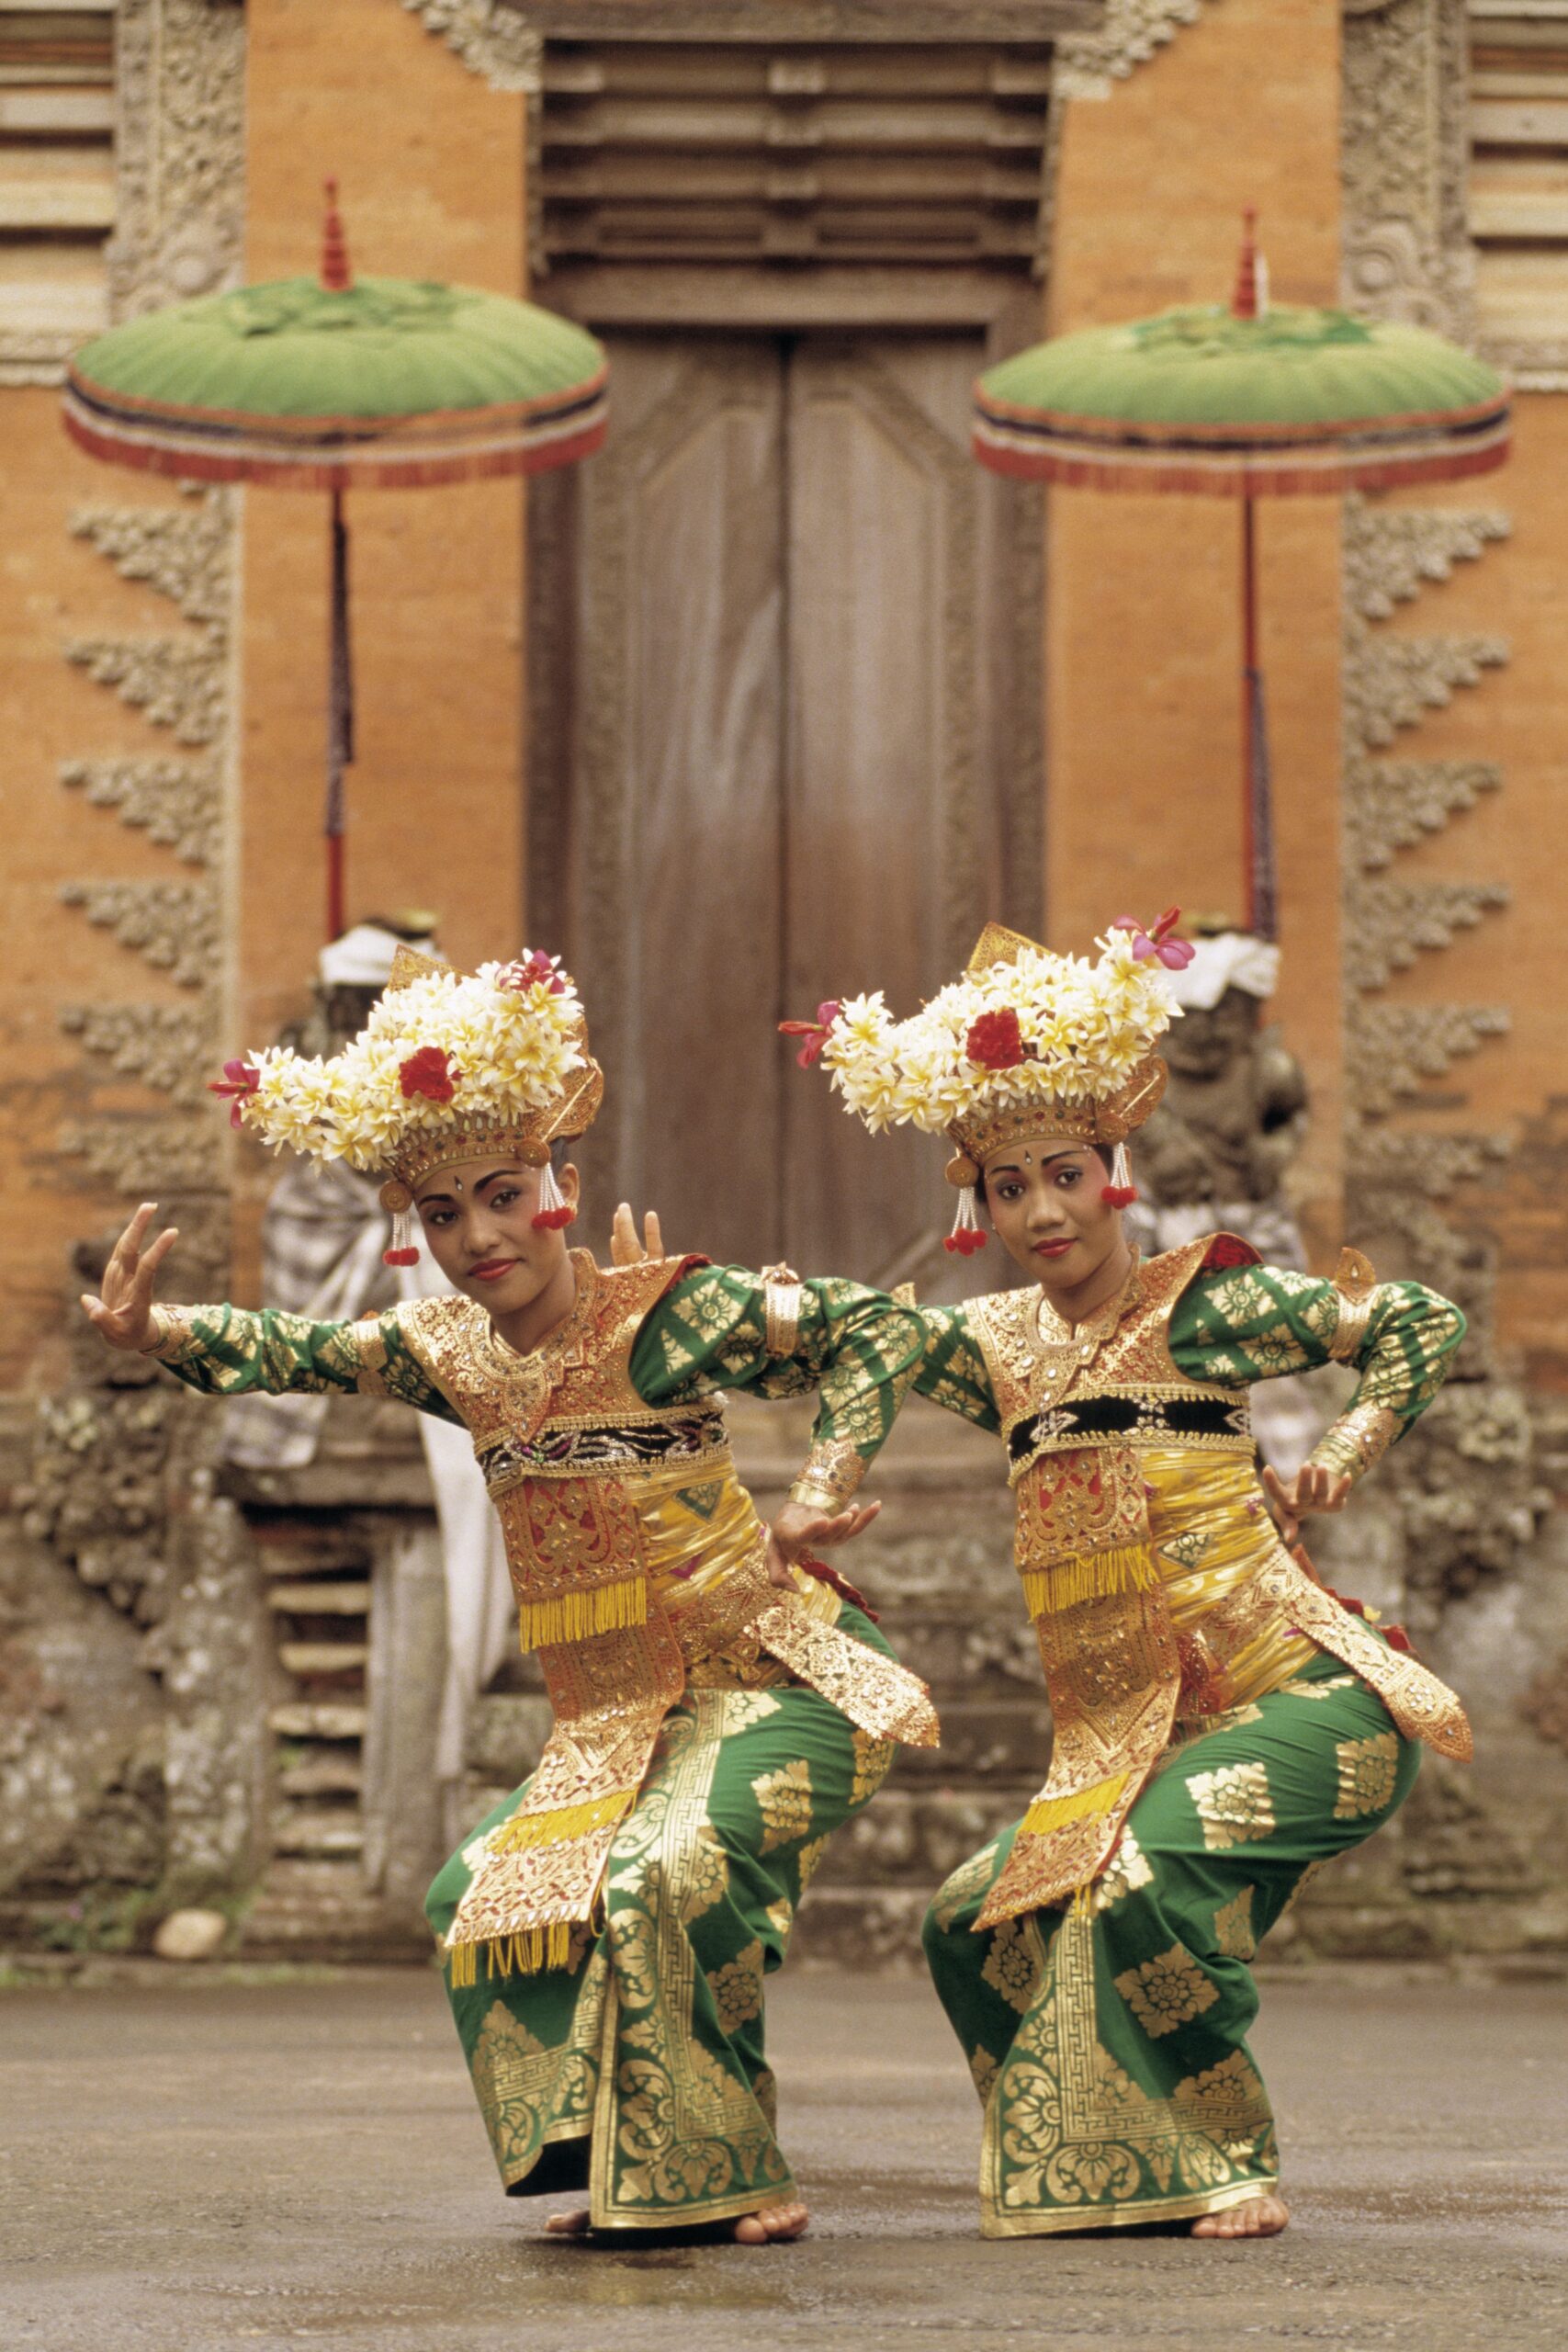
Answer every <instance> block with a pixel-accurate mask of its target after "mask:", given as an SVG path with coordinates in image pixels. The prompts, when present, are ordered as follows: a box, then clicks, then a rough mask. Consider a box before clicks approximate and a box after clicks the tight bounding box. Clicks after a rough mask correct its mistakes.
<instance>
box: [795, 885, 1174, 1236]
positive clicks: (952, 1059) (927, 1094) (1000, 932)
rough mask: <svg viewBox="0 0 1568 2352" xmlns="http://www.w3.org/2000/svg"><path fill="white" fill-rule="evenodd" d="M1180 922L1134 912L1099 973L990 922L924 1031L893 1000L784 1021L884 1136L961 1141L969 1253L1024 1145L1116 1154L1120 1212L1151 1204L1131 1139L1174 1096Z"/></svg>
mask: <svg viewBox="0 0 1568 2352" xmlns="http://www.w3.org/2000/svg"><path fill="white" fill-rule="evenodd" d="M1179 911H1180V910H1179V909H1178V908H1175V907H1172V908H1170V909H1169V910H1168V911H1167V912H1166V913H1165V914H1163V915H1162V916H1161V917H1160V919H1159V921H1158V922H1156V924H1155V925H1154V926H1153V927H1152V929H1150V930H1147V931H1145V928H1144V927H1143V925H1142V924H1141V923H1138V922H1134V921H1133V919H1132V917H1131V916H1122V918H1121V919H1120V920H1119V921H1118V922H1116V923H1114V924H1113V925H1112V926H1111V930H1110V931H1109V932H1108V933H1106V935H1105V937H1104V938H1103V939H1100V940H1097V941H1096V943H1095V944H1096V945H1097V947H1098V948H1099V950H1100V956H1099V959H1098V961H1097V962H1095V963H1092V964H1091V963H1089V960H1088V959H1087V958H1086V957H1084V956H1056V955H1053V954H1052V953H1051V951H1050V949H1049V948H1045V947H1040V946H1037V945H1036V944H1035V943H1034V941H1033V940H1031V939H1025V938H1023V937H1022V936H1021V934H1020V933H1018V932H1016V931H1007V930H1005V929H1004V928H1003V927H1002V925H1001V924H1000V923H987V925H986V928H985V930H984V931H983V932H982V933H981V934H980V938H979V943H978V944H977V945H976V949H975V953H974V955H973V956H971V957H970V959H969V962H968V966H967V967H966V968H965V970H964V975H963V977H962V978H960V979H957V980H953V981H952V982H950V983H949V985H948V986H947V987H946V988H944V989H940V990H939V991H938V993H937V994H936V995H935V996H934V997H932V999H931V1002H930V1003H929V1004H928V1005H926V1006H925V1007H924V1009H923V1010H922V1011H921V1012H917V1013H915V1014H914V1015H912V1017H911V1018H910V1019H909V1020H908V1021H895V1020H894V1018H893V1015H892V1014H891V1013H890V1012H888V1010H887V1007H886V1004H885V1002H884V1001H883V998H882V993H881V990H880V989H878V990H877V991H876V992H875V993H874V995H871V996H860V997H851V998H848V999H846V1000H844V1001H842V1002H840V1003H829V1004H823V1005H820V1006H818V1015H817V1019H816V1020H815V1021H786V1022H784V1023H782V1024H781V1025H782V1026H783V1028H784V1031H785V1032H786V1033H787V1034H788V1035H791V1036H798V1037H801V1038H803V1039H804V1040H805V1043H804V1044H803V1046H802V1047H801V1050H800V1053H799V1056H798V1059H799V1060H800V1062H801V1063H802V1065H803V1066H807V1067H808V1066H809V1065H810V1064H811V1063H812V1062H814V1061H816V1060H818V1058H819V1057H820V1059H821V1060H822V1061H823V1062H824V1063H825V1065H826V1066H827V1068H828V1069H829V1070H830V1071H831V1072H832V1080H833V1084H834V1086H835V1087H836V1088H837V1090H838V1091H839V1092H840V1094H841V1095H842V1096H843V1098H844V1102H845V1104H846V1106H847V1107H848V1108H849V1109H850V1110H852V1111H854V1112H857V1113H858V1114H859V1115H860V1116H861V1117H862V1118H863V1120H864V1121H865V1124H866V1125H867V1126H868V1127H870V1128H871V1129H872V1130H873V1131H874V1132H876V1131H878V1130H880V1129H882V1128H884V1127H891V1126H902V1125H913V1126H917V1127H921V1128H923V1129H924V1130H925V1132H926V1133H927V1134H928V1135H941V1136H947V1138H948V1140H949V1141H950V1142H951V1143H953V1144H954V1145H956V1147H957V1151H956V1154H955V1156H954V1158H953V1159H951V1160H950V1161H949V1163H948V1168H947V1181H948V1182H949V1183H950V1184H953V1185H956V1186H957V1187H958V1189H959V1193H960V1195H961V1197H960V1200H959V1204H958V1215H957V1217H956V1219H955V1221H954V1224H953V1231H952V1233H951V1234H950V1235H949V1237H948V1240H947V1247H948V1249H950V1250H962V1251H963V1252H964V1255H965V1256H967V1255H968V1253H969V1252H970V1251H971V1250H979V1249H982V1248H984V1246H985V1239H986V1237H985V1234H984V1232H983V1230H982V1229H981V1227H980V1222H979V1219H978V1217H977V1216H976V1185H977V1184H978V1182H979V1179H980V1171H981V1170H982V1168H983V1167H984V1165H985V1162H986V1159H987V1157H988V1155H989V1154H990V1153H992V1152H994V1151H997V1150H999V1149H1000V1148H1001V1147H1002V1145H1004V1144H1006V1143H1010V1142H1012V1141H1014V1140H1015V1139H1016V1138H1018V1137H1021V1136H1030V1135H1034V1136H1037V1135H1039V1134H1041V1133H1042V1132H1043V1131H1044V1132H1048V1133H1049V1134H1051V1135H1053V1136H1062V1137H1063V1138H1064V1139H1066V1140H1070V1141H1072V1142H1074V1143H1080V1144H1091V1145H1092V1144H1112V1145H1114V1147H1115V1159H1114V1161H1113V1163H1112V1167H1111V1182H1110V1183H1109V1184H1108V1185H1107V1186H1106V1188H1105V1198H1106V1199H1107V1201H1109V1202H1110V1203H1111V1205H1112V1206H1113V1207H1116V1208H1126V1207H1128V1206H1130V1205H1131V1204H1132V1203H1133V1202H1134V1200H1136V1198H1137V1193H1136V1191H1135V1189H1134V1185H1133V1182H1132V1175H1131V1170H1129V1168H1128V1165H1127V1137H1128V1136H1129V1135H1130V1134H1131V1133H1132V1132H1133V1130H1134V1127H1139V1126H1142V1125H1143V1123H1144V1121H1145V1119H1146V1118H1147V1117H1148V1115H1149V1114H1150V1112H1151V1111H1153V1110H1154V1108H1155V1106H1156V1103H1158V1102H1159V1099H1160V1097H1161V1095H1162V1094H1163V1093H1164V1092H1165V1084H1166V1068H1165V1064H1164V1062H1162V1061H1161V1060H1160V1059H1159V1057H1158V1056H1157V1055H1156V1053H1155V1052H1154V1050H1153V1048H1154V1046H1155V1044H1156V1040H1157V1039H1158V1038H1159V1037H1160V1036H1161V1035H1163V1033H1164V1032H1165V1030H1166V1029H1167V1028H1168V1026H1169V1024H1170V1023H1171V1021H1172V1020H1173V1019H1174V1018H1175V1017H1176V1016H1177V1015H1178V1014H1179V1011H1180V1008H1179V1006H1178V1005H1177V1004H1176V1003H1174V1001H1172V998H1171V995H1170V992H1169V990H1168V987H1167V985H1166V982H1165V974H1166V973H1167V972H1168V971H1179V970H1180V969H1181V968H1182V967H1184V966H1185V965H1186V964H1187V963H1189V962H1190V959H1191V955H1192V950H1191V948H1190V946H1188V945H1187V944H1186V942H1185V941H1183V940H1179V939H1175V938H1173V937H1172V936H1171V933H1173V931H1174V929H1175V926H1176V923H1177V921H1178V919H1179Z"/></svg>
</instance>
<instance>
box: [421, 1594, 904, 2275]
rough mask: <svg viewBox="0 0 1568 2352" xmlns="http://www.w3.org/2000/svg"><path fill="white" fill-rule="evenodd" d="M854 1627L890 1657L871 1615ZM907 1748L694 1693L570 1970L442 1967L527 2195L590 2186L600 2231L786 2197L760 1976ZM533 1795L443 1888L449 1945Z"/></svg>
mask: <svg viewBox="0 0 1568 2352" xmlns="http://www.w3.org/2000/svg"><path fill="white" fill-rule="evenodd" d="M839 1622H840V1627H841V1629H842V1630H843V1631H844V1632H845V1633H848V1634H852V1636H853V1637H854V1638H855V1639H856V1640H857V1641H861V1642H864V1643H866V1644H868V1645H870V1646H872V1647H873V1648H875V1649H877V1650H880V1651H882V1652H884V1653H885V1654H886V1655H888V1656H891V1654H892V1653H891V1652H890V1651H889V1650H888V1648H887V1645H886V1642H884V1641H883V1640H882V1638H881V1636H880V1635H879V1634H877V1633H876V1631H875V1630H874V1627H873V1626H872V1625H871V1624H870V1623H869V1622H868V1621H867V1620H866V1619H865V1618H864V1617H863V1615H862V1614H861V1612H860V1611H858V1610H856V1609H852V1608H850V1607H848V1606H846V1607H845V1609H844V1610H843V1612H842V1614H841V1616H840V1621H839ZM709 1670H710V1671H711V1670H713V1669H709ZM892 1756H893V1749H892V1746H891V1744H890V1743H889V1742H886V1741H883V1740H876V1739H874V1738H872V1737H871V1736H869V1735H868V1734H867V1733H865V1732H863V1731H859V1730H857V1729H856V1728H855V1726H854V1725H853V1724H851V1723H850V1722H849V1721H848V1719H847V1718H846V1717H845V1716H844V1715H842V1714H841V1713H840V1712H839V1710H838V1709H837V1708H836V1707H834V1706H831V1705H830V1704H829V1702H828V1701H827V1700H826V1699H824V1698H822V1697H821V1696H820V1695H819V1693H818V1692H817V1691H812V1690H809V1689H807V1688H806V1687H805V1686H804V1685H802V1684H799V1683H794V1682H781V1683H779V1684H778V1685H776V1686H775V1687H772V1688H763V1689H750V1690H748V1689H740V1688H729V1689H726V1688H701V1687H699V1688H688V1689H687V1691H685V1693H684V1695H683V1696H682V1698H681V1699H680V1700H679V1701H678V1702H676V1703H675V1705H674V1706H672V1707H671V1710H670V1712H669V1713H668V1714H667V1716H666V1717H665V1720H664V1724H663V1726H662V1728H661V1730H660V1734H659V1739H658V1744H657V1746H656V1747H655V1749H654V1754H653V1759H652V1762H651V1765H650V1767H649V1772H648V1775H647V1777H646V1779H645V1781H644V1782H643V1785H642V1789H641V1792H640V1794H639V1795H638V1797H637V1803H636V1804H635V1806H634V1807H633V1809H632V1811H631V1812H630V1814H628V1815H627V1816H626V1820H625V1821H624V1823H623V1824H622V1826H621V1827H620V1828H619V1830H618V1831H617V1833H616V1835H615V1841H614V1843H613V1844H612V1846H611V1848H610V1855H609V1862H608V1866H607V1869H606V1871H605V1876H604V1921H603V1926H602V1927H601V1928H599V1929H598V1931H597V1932H593V1931H592V1930H590V1929H588V1928H582V1929H581V1930H579V1931H578V1932H577V1934H576V1935H575V1937H574V1939H573V1943H572V1949H571V1956H570V1962H569V1964H568V1965H567V1966H566V1967H565V1968H558V1969H547V1970H545V1971H543V1972H541V1973H535V1974H528V1973H520V1972H507V1973H502V1963H503V1962H504V1960H505V1957H506V1955H505V1949H504V1946H502V1948H501V1949H500V1951H499V1952H498V1951H496V1950H494V1949H493V1948H487V1950H486V1951H483V1952H482V1953H481V1954H480V1956H479V1962H478V1967H477V1970H476V1972H475V1981H474V1982H473V1983H472V1984H468V1985H464V1984H458V1985H454V1984H453V1983H452V1973H453V1972H452V1970H451V1969H450V1967H449V1968H448V1970H447V1993H448V1997H449V1998H450V2000H451V2004H452V2010H453V2015H454V2017H455V2018H456V2020H457V2031H458V2034H459V2036H460V2038H461V2041H462V2045H463V2051H464V2054H465V2055H466V2057H467V2059H468V2065H469V2069H470V2071H471V2073H472V2076H473V2084H474V2090H475V2093H476V2095H477V2097H478V2099H479V2109H480V2112H481V2114H482V2116H483V2118H484V2122H485V2129H486V2131H488V2132H489V2134H490V2142H491V2149H492V2151H493V2152H494V2155H495V2160H496V2164H497V2165H498V2167H499V2168H500V2172H501V2178H502V2186H503V2187H504V2188H505V2189H506V2190H507V2192H508V2193H509V2194H510V2195H513V2196H541V2195H545V2194H547V2193H548V2192H549V2191H551V2190H557V2189H577V2188H585V2189H586V2190H587V2203H588V2206H589V2211H590V2215H591V2219H592V2226H593V2227H594V2228H595V2229H600V2230H604V2229H624V2230H648V2229H670V2228H686V2227H690V2226H692V2225H694V2224H702V2223H707V2222H722V2221H725V2220H728V2219H731V2218H733V2217H735V2216H737V2215H739V2214H741V2213H750V2212H754V2211H757V2210H758V2209H759V2208H760V2207H763V2206H768V2205H778V2204H784V2203H787V2202H788V2201H789V2200H790V2199H791V2198H792V2197H793V2196H794V2194H795V2188H794V2183H793V2180H792V2178H791V2175H790V2169H789V2165H788V2164H787V2163H786V2161H785V2159H784V2155H783V2154H782V2153H781V2151H780V2148H779V2144H778V2141H777V2138H776V2136H775V2103H776V2102H775V2090H774V2084H773V2075H772V2074H771V2073H770V2071H769V2068H768V2064H767V2060H766V2056H765V2053H764V2048H763V1998H762V1984H763V1978H764V1977H765V1976H766V1975H767V1974H768V1973H769V1972H770V1971H772V1970H773V1969H775V1968H777V1967H779V1965H780V1964H781V1962H783V1960H784V1953H785V1951H786V1949H787V1947H788V1944H789V1937H790V1928H791V1926H792V1924H793V1921H794V1917H795V1910H796V1907H797V1906H798V1905H799V1902H800V1899H801V1896H802V1894H804V1893H805V1891H806V1887H807V1883H808V1882H809V1880H810V1878H811V1875H812V1872H813V1871H814V1870H815V1869H816V1867H817V1865H818V1862H819V1861H820V1860H821V1859H822V1854H823V1851H824V1849H825V1848H826V1846H827V1843H828V1839H829V1837H830V1836H831V1835H832V1833H833V1831H834V1830H835V1829H837V1828H838V1826H840V1823H841V1822H843V1821H846V1820H848V1818H849V1817H850V1815H852V1814H853V1813H857V1812H859V1810H860V1809H861V1807H862V1806H863V1804H867V1803H868V1802H869V1800H870V1798H871V1797H872V1796H873V1795H874V1793H875V1792H876V1790H877V1789H878V1788H879V1787H880V1786H881V1784H882V1781H884V1779H885V1778H886V1773H887V1770H888V1766H889V1764H890V1763H891V1761H892ZM526 1785H527V1784H526V1783H525V1785H524V1787H523V1788H521V1789H518V1790H516V1791H515V1792H513V1794H512V1795H511V1796H510V1797H508V1798H507V1799H506V1802H505V1803H504V1804H501V1805H498V1806H497V1808H496V1810H495V1811H494V1812H493V1813H492V1814H491V1815H490V1816H489V1818H488V1820H486V1821H483V1822H481V1823H480V1824H479V1826H478V1827H477V1828H476V1829H475V1830H474V1831H473V1833H472V1835H471V1837H470V1838H468V1839H467V1840H466V1841H465V1845H464V1848H463V1850H462V1851H461V1852H459V1853H457V1854H455V1855H454V1856H453V1857H452V1860H450V1861H449V1862H448V1863H447V1864H446V1868H445V1869H444V1870H443V1871H441V1873H440V1875H439V1877H438V1878H437V1879H436V1881H435V1883H434V1886H433V1887H432V1888H431V1890H430V1895H429V1898H428V1901H427V1903H426V1906H425V1908H426V1916H427V1917H428V1918H429V1920H430V1924H431V1926H432V1928H434V1930H435V1933H436V1934H437V1936H444V1935H445V1933H446V1928H448V1926H449V1925H450V1923H451V1920H452V1917H453V1915H454V1914H455V1912H456V1910H457V1905H458V1904H459V1903H460V1901H461V1900H462V1897H463V1894H464V1893H465V1891H466V1889H467V1887H468V1878H469V1869H468V1859H467V1858H468V1857H469V1856H472V1858H473V1859H474V1860H475V1861H478V1860H479V1854H480V1844H481V1840H482V1839H483V1838H484V1837H485V1836H486V1834H487V1833H488V1832H489V1831H491V1829H493V1828H494V1827H495V1826H497V1825H498V1824H499V1823H501V1822H503V1821H505V1820H506V1819H508V1818H509V1816H510V1815H512V1814H513V1812H514V1811H515V1810H516V1808H517V1806H518V1805H519V1804H521V1802H522V1800H523V1798H524V1796H525V1792H526Z"/></svg>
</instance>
